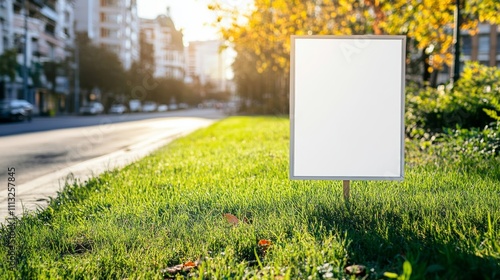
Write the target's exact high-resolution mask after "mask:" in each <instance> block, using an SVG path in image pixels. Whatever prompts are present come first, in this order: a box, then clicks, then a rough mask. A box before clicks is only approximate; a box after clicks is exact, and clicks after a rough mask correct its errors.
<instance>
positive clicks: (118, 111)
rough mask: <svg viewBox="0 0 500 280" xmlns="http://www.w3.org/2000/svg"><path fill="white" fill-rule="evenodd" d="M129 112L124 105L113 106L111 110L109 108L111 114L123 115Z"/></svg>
mask: <svg viewBox="0 0 500 280" xmlns="http://www.w3.org/2000/svg"><path fill="white" fill-rule="evenodd" d="M126 112H127V106H125V105H123V104H113V105H111V108H109V113H110V114H123V113H126Z"/></svg>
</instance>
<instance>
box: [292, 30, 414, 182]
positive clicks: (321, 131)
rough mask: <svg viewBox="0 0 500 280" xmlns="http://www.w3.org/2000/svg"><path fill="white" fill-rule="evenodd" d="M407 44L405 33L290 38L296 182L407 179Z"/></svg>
mask: <svg viewBox="0 0 500 280" xmlns="http://www.w3.org/2000/svg"><path fill="white" fill-rule="evenodd" d="M405 47H406V38H405V36H364V35H363V36H292V48H291V66H290V67H291V69H290V70H291V71H290V75H291V79H290V126H291V129H290V133H291V135H290V178H291V179H337V180H402V179H403V175H404V170H403V168H404V87H405V85H404V78H405Z"/></svg>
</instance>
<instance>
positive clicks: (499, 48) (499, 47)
mask: <svg viewBox="0 0 500 280" xmlns="http://www.w3.org/2000/svg"><path fill="white" fill-rule="evenodd" d="M497 54H500V34H498V36H497Z"/></svg>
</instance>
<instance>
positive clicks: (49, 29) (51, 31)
mask: <svg viewBox="0 0 500 280" xmlns="http://www.w3.org/2000/svg"><path fill="white" fill-rule="evenodd" d="M45 32H47V33H49V34H50V35H55V32H56V26H55V25H54V24H52V23H47V25H45Z"/></svg>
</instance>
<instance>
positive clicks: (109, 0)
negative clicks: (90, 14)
mask: <svg viewBox="0 0 500 280" xmlns="http://www.w3.org/2000/svg"><path fill="white" fill-rule="evenodd" d="M116 4H117V0H101V7H106V6H116Z"/></svg>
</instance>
